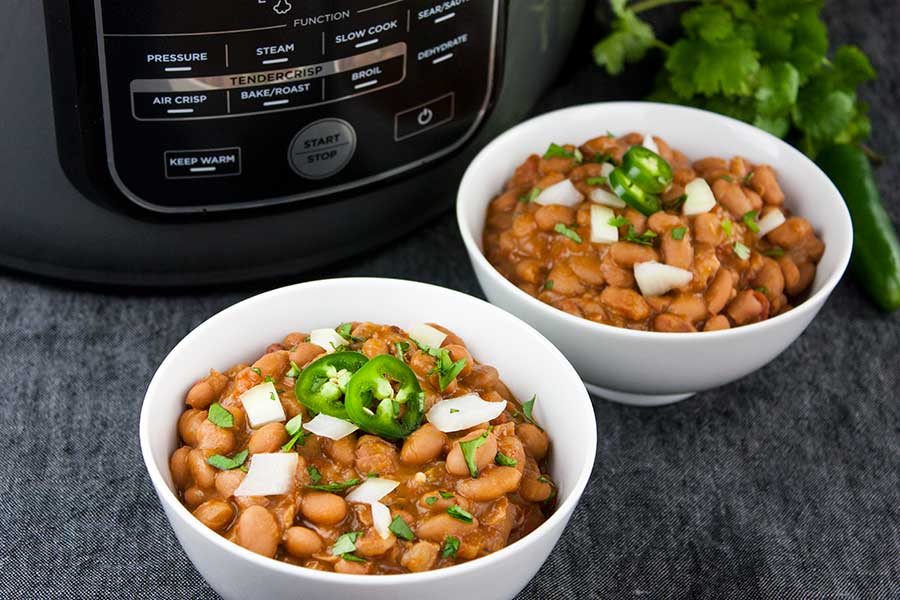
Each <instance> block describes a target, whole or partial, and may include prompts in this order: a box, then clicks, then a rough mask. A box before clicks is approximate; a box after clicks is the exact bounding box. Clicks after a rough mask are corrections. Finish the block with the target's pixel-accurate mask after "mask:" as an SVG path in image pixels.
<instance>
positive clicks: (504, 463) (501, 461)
mask: <svg viewBox="0 0 900 600" xmlns="http://www.w3.org/2000/svg"><path fill="white" fill-rule="evenodd" d="M494 462H495V463H497V464H498V465H500V466H501V467H514V466H516V465H517V464H519V461H517V460H516V459H514V458H510V457H509V456H507V455H505V454H503V453H502V452H497V456H495V457H494Z"/></svg>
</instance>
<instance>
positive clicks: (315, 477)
mask: <svg viewBox="0 0 900 600" xmlns="http://www.w3.org/2000/svg"><path fill="white" fill-rule="evenodd" d="M306 472H307V473H309V480H310V481H312V482H313V485H315V484H317V483H319V482H320V481H322V474H321V473H319V470H318V469H317V468H315V467H314V466H312V465H310V466H308V467H306Z"/></svg>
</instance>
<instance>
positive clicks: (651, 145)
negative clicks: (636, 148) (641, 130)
mask: <svg viewBox="0 0 900 600" xmlns="http://www.w3.org/2000/svg"><path fill="white" fill-rule="evenodd" d="M641 145H642V146H643V147H644V148H646V149H647V150H650V151H652V152H656V153H657V154H659V146H657V145H656V140H654V139H653V136H652V135H650V134H649V133H648V134H647V135H645V136H644V141H643V143H642V144H641Z"/></svg>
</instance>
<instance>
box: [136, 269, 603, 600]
mask: <svg viewBox="0 0 900 600" xmlns="http://www.w3.org/2000/svg"><path fill="white" fill-rule="evenodd" d="M349 320H368V321H373V322H376V323H385V324H394V325H400V326H407V327H408V326H410V325H413V324H414V323H417V322H423V321H431V322H436V323H440V324H442V325H444V326H446V327H448V328H450V329H452V330H453V331H455V332H456V333H457V334H459V335H460V336H461V337H462V338H463V339H464V340H466V343H467V345H468V347H469V349H470V350H471V351H472V354H473V355H474V356H475V357H476V358H478V359H479V360H481V361H483V362H485V363H487V364H490V365H492V366H495V367H496V368H497V369H499V371H500V377H501V378H502V379H503V381H504V382H505V383H506V384H507V385H508V386H509V388H510V390H511V391H512V392H513V393H514V394H515V395H516V396H517V397H518V398H524V399H527V398H530V397H531V395H532V394H537V398H538V399H537V401H536V403H535V414H536V417H537V419H538V420H539V421H540V423H541V425H542V426H543V427H544V428H545V429H546V431H547V433H548V434H549V436H550V440H551V442H552V453H551V458H550V472H551V474H552V476H553V478H554V480H555V482H556V483H557V484H558V485H559V505H558V508H557V509H556V512H554V513H553V515H551V516H550V518H549V519H548V520H547V521H546V522H545V523H543V524H542V525H541V526H540V527H539V528H538V529H536V530H535V531H534V532H532V533H530V534H529V535H527V536H525V537H524V538H523V539H521V540H519V541H517V542H515V543H514V544H512V545H510V546H508V547H507V548H504V549H502V550H500V551H498V552H495V553H493V554H491V555H489V556H487V557H484V558H479V559H477V560H474V561H471V562H467V563H464V564H461V565H457V566H454V567H450V568H447V569H440V570H436V571H429V572H425V573H416V574H408V575H391V576H363V575H344V574H338V573H324V572H320V571H315V570H312V569H305V568H302V567H298V566H293V565H289V564H287V563H283V562H279V561H276V560H273V559H269V558H265V557H262V556H260V555H257V554H254V553H252V552H250V551H248V550H245V549H244V548H242V547H240V546H238V545H237V544H233V543H231V542H229V541H227V540H226V539H225V538H223V537H221V536H219V535H218V534H216V533H214V532H213V531H212V530H210V529H207V528H206V527H205V526H203V525H202V524H201V523H200V522H199V521H198V520H197V519H195V518H194V517H193V515H191V514H190V512H188V510H187V509H186V508H185V507H184V506H183V505H182V504H181V503H180V502H179V501H178V499H177V498H176V497H175V494H174V493H173V492H172V489H173V487H172V478H171V476H170V473H169V456H170V455H171V454H172V452H173V451H174V450H175V448H176V447H177V444H178V442H177V433H176V423H177V421H178V417H179V415H180V414H181V412H182V411H183V410H184V396H185V394H186V393H187V390H188V389H189V388H190V386H191V384H192V383H193V382H194V381H196V380H197V379H198V378H200V377H203V376H204V375H205V374H206V373H207V372H208V370H209V368H210V367H214V368H217V369H220V370H225V369H227V368H229V367H231V366H232V365H234V364H237V363H240V362H247V361H249V360H251V359H253V357H254V356H255V355H257V354H259V352H260V351H261V349H263V348H265V347H266V346H267V345H268V344H270V343H271V342H272V341H273V340H279V339H281V338H282V337H284V335H285V334H286V333H288V332H290V331H305V330H310V329H314V328H317V327H328V326H333V325H335V324H337V323H341V322H344V321H349ZM140 437H141V450H142V452H143V456H144V462H145V464H146V466H147V471H148V472H149V474H150V479H151V481H152V482H153V486H154V488H156V493H157V495H158V496H159V499H160V501H161V502H162V506H163V509H164V510H165V513H166V516H167V517H168V519H169V522H170V523H171V524H172V529H174V531H175V535H176V537H177V538H178V540H179V542H180V543H181V545H182V547H183V548H184V550H185V552H186V553H187V555H188V557H189V558H190V559H191V561H192V562H193V563H194V566H195V567H197V570H198V571H200V573H201V575H203V577H204V578H205V579H206V581H207V582H209V584H210V585H211V586H212V587H213V589H215V590H216V591H217V592H218V593H219V594H221V595H222V596H223V597H225V598H244V599H245V598H267V599H278V598H285V599H288V598H289V599H291V600H295V599H296V598H303V599H304V600H317V599H329V600H331V599H334V598H363V597H364V598H368V599H373V600H395V599H397V598H428V599H429V600H441V599H444V598H447V599H450V598H453V599H459V598H466V597H469V598H479V599H488V598H498V599H500V598H512V597H513V596H514V595H515V594H516V593H517V592H518V591H519V590H521V589H522V588H523V587H524V586H525V584H527V583H528V581H529V580H530V579H531V578H532V577H533V576H534V574H535V573H536V572H537V570H538V569H539V568H540V566H541V564H543V562H544V561H545V560H546V559H547V556H548V555H549V554H550V551H551V550H552V549H553V546H554V545H555V544H556V541H557V540H558V539H559V536H560V534H561V533H562V531H563V528H564V527H565V526H566V523H567V522H568V521H569V518H570V517H571V516H572V511H573V510H574V509H575V505H576V504H577V502H578V499H579V498H580V497H581V493H582V492H583V491H584V487H585V485H586V484H587V481H588V478H589V476H590V473H591V468H592V467H593V464H594V454H595V448H596V441H597V433H596V429H595V425H594V413H593V408H592V406H591V403H590V398H589V397H588V394H587V391H586V390H585V389H584V385H583V384H582V383H581V380H580V379H579V377H578V374H577V373H576V372H575V370H574V369H573V368H572V366H571V365H570V364H569V363H568V362H567V361H566V359H565V358H564V357H563V355H562V354H561V353H560V352H559V351H558V350H557V349H556V348H555V347H554V346H553V345H552V344H551V343H550V342H548V341H547V340H546V339H544V338H543V337H542V336H541V335H540V334H539V333H538V332H537V331H535V330H534V329H532V328H531V327H529V326H528V325H526V324H525V323H523V322H522V321H520V320H519V319H517V318H515V317H513V316H511V315H509V314H508V313H505V312H503V311H502V310H500V309H498V308H495V307H493V306H491V305H490V304H488V303H486V302H483V301H481V300H478V299H476V298H473V297H471V296H467V295H465V294H461V293H459V292H454V291H451V290H447V289H444V288H440V287H435V286H431V285H426V284H422V283H413V282H408V281H398V280H391V279H333V280H327V281H314V282H310V283H303V284H299V285H294V286H290V287H285V288H281V289H278V290H275V291H272V292H268V293H265V294H262V295H260V296H256V297H254V298H250V299H249V300H245V301H244V302H241V303H239V304H236V305H235V306H232V307H231V308H228V309H227V310H224V311H222V312H221V313H219V314H217V315H215V316H214V317H212V318H210V319H209V320H208V321H206V322H205V323H203V324H202V325H200V326H199V327H197V329H195V330H194V331H192V332H191V333H190V334H189V335H188V336H187V337H185V338H184V340H182V341H181V342H180V343H179V344H178V345H177V346H176V347H175V348H174V349H173V350H172V352H171V353H169V355H168V356H167V357H166V359H165V360H164V361H163V363H162V365H160V367H159V369H158V370H157V372H156V375H154V377H153V380H152V381H151V382H150V387H149V388H148V389H147V394H146V396H145V398H144V405H143V408H142V410H141V424H140ZM172 560H180V559H179V558H178V557H173V558H172Z"/></svg>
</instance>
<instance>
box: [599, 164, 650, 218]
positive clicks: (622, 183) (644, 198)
mask: <svg viewBox="0 0 900 600" xmlns="http://www.w3.org/2000/svg"><path fill="white" fill-rule="evenodd" d="M609 187H611V188H612V191H614V192H615V193H616V196H618V197H619V198H621V199H622V200H623V201H624V202H625V204H627V205H628V206H630V207H631V208H633V209H634V210H636V211H638V212H640V213H643V214H645V215H647V216H648V217H649V216H650V215H652V214H653V213H655V212H657V211H659V210H661V209H662V203H661V202H660V200H659V196H655V195H653V194H651V193H648V192H645V191H644V190H643V188H641V187H640V186H639V185H638V184H637V183H636V182H634V181H632V180H631V178H630V177H628V175H626V174H625V172H624V171H623V170H622V168H621V167H616V168H615V169H613V170H612V172H611V173H610V174H609Z"/></svg>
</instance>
